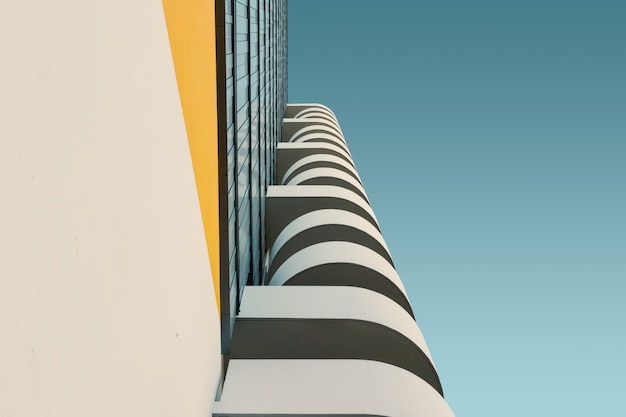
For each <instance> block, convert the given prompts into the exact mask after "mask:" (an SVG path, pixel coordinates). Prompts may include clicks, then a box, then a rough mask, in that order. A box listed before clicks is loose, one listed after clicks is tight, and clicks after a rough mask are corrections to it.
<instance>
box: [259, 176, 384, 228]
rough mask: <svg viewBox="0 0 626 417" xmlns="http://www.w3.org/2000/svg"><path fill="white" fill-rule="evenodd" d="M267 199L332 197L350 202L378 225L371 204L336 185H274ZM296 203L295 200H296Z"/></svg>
mask: <svg viewBox="0 0 626 417" xmlns="http://www.w3.org/2000/svg"><path fill="white" fill-rule="evenodd" d="M266 196H267V198H268V199H269V198H281V197H290V198H294V199H295V198H315V197H330V198H336V199H339V200H346V201H350V202H351V203H354V204H356V205H357V206H359V207H360V208H361V209H363V211H365V212H366V213H367V214H368V215H369V216H370V218H371V219H372V220H373V221H374V222H376V224H378V220H377V219H376V215H375V214H374V211H373V210H372V207H370V205H369V203H368V202H367V201H365V200H364V199H363V197H361V196H360V195H358V194H357V193H355V192H354V191H350V190H346V189H345V188H342V187H337V186H335V185H307V186H306V187H303V186H298V185H273V186H269V187H268V188H267V194H266ZM294 201H295V200H294Z"/></svg>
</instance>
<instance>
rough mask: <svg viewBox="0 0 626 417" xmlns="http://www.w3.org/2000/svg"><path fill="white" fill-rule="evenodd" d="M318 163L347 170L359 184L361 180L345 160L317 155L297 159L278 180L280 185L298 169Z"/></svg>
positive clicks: (332, 156) (333, 156) (326, 155)
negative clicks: (338, 166)
mask: <svg viewBox="0 0 626 417" xmlns="http://www.w3.org/2000/svg"><path fill="white" fill-rule="evenodd" d="M320 162H326V163H330V164H333V165H340V166H342V167H344V168H346V169H347V170H349V171H350V172H351V173H352V174H353V176H354V178H355V179H356V180H358V181H359V182H360V181H361V178H360V177H359V174H358V173H357V172H356V169H355V168H354V166H353V165H351V164H350V163H348V162H347V161H346V160H344V159H343V158H340V157H338V156H335V155H329V154H323V153H319V154H315V155H309V156H305V157H304V158H301V159H299V160H298V161H297V162H295V163H294V164H293V165H291V167H290V168H289V169H288V170H287V171H285V174H283V176H282V178H281V179H280V185H285V180H286V179H289V177H290V176H291V174H292V173H293V172H295V171H296V170H297V169H298V168H301V167H304V166H306V165H309V164H316V163H320Z"/></svg>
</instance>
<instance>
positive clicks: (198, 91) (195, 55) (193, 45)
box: [163, 0, 220, 311]
mask: <svg viewBox="0 0 626 417" xmlns="http://www.w3.org/2000/svg"><path fill="white" fill-rule="evenodd" d="M163 10H164V12H165V20H166V22H167V31H168V34H169V39H170V47H171V50H172V58H173V60H174V68H175V70H176V80H177V82H178V91H179V93H180V101H181V103H182V107H183V114H184V118H185V127H186V129H187V138H188V140H189V148H190V150H191V159H192V162H193V169H194V174H195V178H196V186H197V188H198V197H199V199H200V209H201V211H202V220H203V223H204V235H205V237H206V243H207V248H208V251H209V259H210V262H211V272H212V274H213V285H214V287H215V296H216V298H217V299H216V304H217V308H218V311H219V305H220V302H219V299H220V293H219V290H220V285H219V281H220V269H219V259H220V254H219V201H218V199H219V193H218V165H217V80H216V52H215V3H214V0H186V1H182V0H178V1H177V0H163Z"/></svg>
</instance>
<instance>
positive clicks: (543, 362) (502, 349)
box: [289, 0, 626, 417]
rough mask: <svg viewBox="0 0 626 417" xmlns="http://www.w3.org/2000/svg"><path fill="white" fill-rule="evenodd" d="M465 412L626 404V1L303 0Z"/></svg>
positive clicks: (311, 83) (576, 410)
mask: <svg viewBox="0 0 626 417" xmlns="http://www.w3.org/2000/svg"><path fill="white" fill-rule="evenodd" d="M289 100H290V102H292V103H296V102H321V103H324V104H326V105H328V106H329V107H331V108H332V109H333V110H334V112H335V113H336V114H337V116H338V118H339V122H340V123H341V125H342V129H343V131H344V134H345V136H346V139H347V141H348V144H349V146H350V149H351V151H352V154H353V157H354V159H355V162H356V165H357V168H358V169H359V173H360V175H361V177H362V179H363V182H364V185H365V189H366V190H367V192H368V195H369V197H370V200H371V201H372V205H373V207H374V210H375V212H376V214H377V216H378V219H379V221H380V223H381V227H382V230H383V235H384V236H385V238H386V240H387V243H388V245H389V247H390V249H391V253H392V255H393V257H394V260H395V262H396V266H397V269H398V271H399V273H400V276H401V277H402V279H403V281H404V283H405V286H406V287H407V290H408V291H409V296H410V298H411V302H412V304H413V308H414V310H415V313H416V318H417V321H418V324H419V325H420V327H421V329H422V331H423V332H424V335H425V337H426V340H427V342H428V344H429V347H430V350H431V352H432V354H433V357H434V359H435V362H436V366H437V368H438V370H439V374H440V377H441V380H442V383H443V387H444V391H445V393H446V399H447V401H448V403H449V404H450V406H451V407H452V409H453V410H454V412H455V413H456V415H457V416H458V417H461V416H466V417H490V416H494V417H496V416H497V417H502V416H513V417H515V416H524V417H528V416H560V415H563V416H568V417H576V416H585V417H588V416H596V415H597V416H602V415H615V416H624V415H626V405H625V402H624V395H625V394H624V392H625V391H626V359H625V355H626V324H625V322H626V301H625V296H626V2H624V1H604V0H594V1H591V0H589V1H585V2H581V1H575V0H570V1H551V0H542V1H536V0H525V1H503V0H498V1H481V0H475V1H465V0H464V1H461V0H459V1H446V0H437V1H394V2H382V1H356V0H320V1H312V0H311V1H305V0H292V1H290V3H289Z"/></svg>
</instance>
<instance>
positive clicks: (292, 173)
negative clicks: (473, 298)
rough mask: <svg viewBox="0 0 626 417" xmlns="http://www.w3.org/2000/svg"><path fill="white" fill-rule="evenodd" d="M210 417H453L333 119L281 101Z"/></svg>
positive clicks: (315, 107) (317, 109)
mask: <svg viewBox="0 0 626 417" xmlns="http://www.w3.org/2000/svg"><path fill="white" fill-rule="evenodd" d="M276 161H277V165H276V174H277V178H276V184H278V185H275V186H271V187H269V189H268V192H267V196H266V219H265V222H266V224H265V226H266V242H267V253H266V269H265V277H264V284H265V285H264V286H257V287H247V288H246V290H245V292H244V296H243V300H242V304H241V310H240V312H239V315H238V316H237V320H236V322H235V329H234V333H233V339H232V343H231V352H230V355H229V362H228V370H227V374H226V380H225V384H224V390H223V393H222V397H221V399H220V401H219V402H217V403H216V406H215V409H214V416H235V415H238V416H240V415H246V416H261V415H281V416H318V415H320V416H321V415H333V416H344V415H350V416H356V415H363V416H422V415H424V416H453V414H452V412H451V411H450V409H449V407H448V406H447V404H446V402H445V401H444V399H443V391H442V388H441V384H440V382H439V377H438V375H437V372H436V369H435V367H434V365H433V361H432V357H431V355H430V352H429V350H428V347H427V345H426V342H425V340H424V337H423V336H422V334H421V332H420V330H419V328H418V326H417V324H416V323H415V320H414V317H413V310H412V309H411V305H410V303H409V300H408V297H407V295H406V291H405V289H404V287H403V285H402V281H401V280H400V277H399V276H398V274H397V272H396V270H395V268H394V264H393V260H392V257H391V254H390V253H389V249H388V248H387V245H386V243H385V240H384V239H383V237H382V235H381V233H380V227H379V224H378V221H377V219H376V216H375V215H374V212H373V211H372V208H371V206H370V203H369V199H368V197H367V194H366V192H365V190H364V188H363V184H362V182H361V179H360V177H359V175H358V172H357V170H356V168H355V165H354V162H353V160H352V156H351V154H350V151H349V149H348V146H347V144H346V141H345V139H344V136H343V133H342V131H341V128H340V126H339V124H338V122H337V119H336V117H335V115H334V114H333V112H332V111H331V110H330V109H328V108H327V107H325V106H322V105H319V104H303V105H288V106H287V114H286V118H285V119H284V121H283V136H282V142H281V143H280V144H279V145H278V147H277V154H276Z"/></svg>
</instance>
